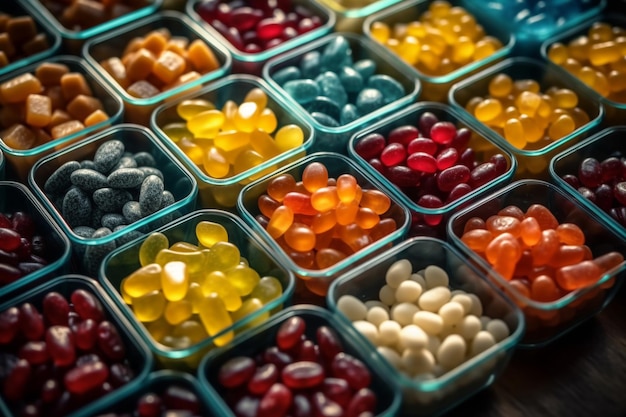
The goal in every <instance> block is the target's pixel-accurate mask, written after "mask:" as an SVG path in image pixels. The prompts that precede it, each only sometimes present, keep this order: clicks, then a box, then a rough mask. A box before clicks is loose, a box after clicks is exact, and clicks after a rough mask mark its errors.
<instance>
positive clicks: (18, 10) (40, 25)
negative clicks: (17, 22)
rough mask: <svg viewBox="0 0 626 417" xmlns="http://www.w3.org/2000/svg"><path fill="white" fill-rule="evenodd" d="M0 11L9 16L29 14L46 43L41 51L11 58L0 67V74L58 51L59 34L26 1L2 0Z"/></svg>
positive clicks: (59, 44) (59, 45)
mask: <svg viewBox="0 0 626 417" xmlns="http://www.w3.org/2000/svg"><path fill="white" fill-rule="evenodd" d="M0 13H4V14H8V15H9V16H11V17H18V16H31V17H32V18H33V20H34V21H35V24H36V27H37V33H38V34H43V35H44V36H45V39H46V42H47V44H48V48H47V49H45V50H43V51H40V52H37V53H35V54H32V55H29V56H27V57H23V58H20V59H17V60H12V61H11V62H9V63H8V64H7V65H6V66H4V67H2V68H0V76H1V75H2V74H5V73H7V72H11V71H13V70H16V69H18V68H22V67H24V66H26V65H28V64H30V63H31V62H34V61H38V60H40V59H43V58H46V57H49V56H50V55H55V54H56V53H57V52H58V50H59V48H60V47H61V36H60V35H59V34H58V33H56V32H54V31H53V30H52V28H50V26H49V25H48V24H47V22H46V21H45V20H43V19H41V18H40V17H39V15H38V14H37V13H36V12H35V11H34V7H33V5H31V4H30V3H29V2H28V1H25V2H17V1H6V2H3V3H2V5H1V6H0Z"/></svg>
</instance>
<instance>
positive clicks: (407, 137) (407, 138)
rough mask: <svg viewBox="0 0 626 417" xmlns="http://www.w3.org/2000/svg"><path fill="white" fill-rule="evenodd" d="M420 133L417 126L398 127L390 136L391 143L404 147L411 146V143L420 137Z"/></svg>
mask: <svg viewBox="0 0 626 417" xmlns="http://www.w3.org/2000/svg"><path fill="white" fill-rule="evenodd" d="M419 134H420V132H419V131H418V130H417V128H416V127H415V126H411V125H403V126H399V127H396V128H395V129H393V130H392V131H391V132H389V135H388V141H389V143H399V144H401V145H402V146H403V147H406V146H408V145H409V143H410V142H411V141H412V140H413V139H416V138H417V137H419Z"/></svg>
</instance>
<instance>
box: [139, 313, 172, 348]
mask: <svg viewBox="0 0 626 417" xmlns="http://www.w3.org/2000/svg"><path fill="white" fill-rule="evenodd" d="M143 324H144V326H145V327H146V330H147V331H148V333H150V336H152V338H153V339H154V340H156V341H157V342H159V343H161V342H162V341H163V339H164V338H165V337H166V336H167V335H168V334H170V333H171V331H172V325H171V324H169V323H168V322H167V320H165V318H164V317H163V316H161V317H159V318H158V319H157V320H154V321H151V322H143Z"/></svg>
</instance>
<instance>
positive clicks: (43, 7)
mask: <svg viewBox="0 0 626 417" xmlns="http://www.w3.org/2000/svg"><path fill="white" fill-rule="evenodd" d="M26 1H27V2H30V3H31V4H32V6H33V8H34V9H35V12H36V13H37V14H38V15H39V16H40V18H41V19H42V20H43V21H44V22H47V23H48V25H49V26H50V28H51V29H52V30H53V31H54V32H55V33H58V34H59V35H60V36H61V39H62V40H63V47H64V48H65V50H67V52H68V53H71V54H74V55H80V50H81V48H82V46H83V44H84V42H85V40H87V39H89V38H91V37H93V36H97V35H99V34H102V33H104V32H108V31H110V30H112V29H114V28H117V27H120V26H124V25H127V24H129V23H131V22H134V21H135V20H137V19H140V18H142V17H144V16H149V15H151V14H154V13H155V12H157V11H158V10H159V9H160V8H161V6H162V4H163V0H145V2H143V3H144V4H143V5H142V4H141V3H142V2H140V1H138V2H133V1H123V2H120V4H119V5H118V7H117V8H116V7H113V8H112V9H111V15H109V16H107V17H106V19H105V20H103V21H102V22H100V23H97V24H93V25H90V26H89V27H78V28H76V27H68V26H67V25H66V22H67V20H65V21H64V19H65V16H66V15H65V13H71V11H74V12H75V13H77V14H78V15H79V16H80V13H81V11H80V8H79V7H77V6H75V4H78V2H70V3H71V4H68V2H65V1H61V0H26ZM133 4H136V5H137V7H134V8H133V7H132V6H131V5H133ZM125 6H127V7H125ZM72 7H74V9H75V10H73V9H72ZM90 12H93V11H83V13H85V15H83V18H81V20H82V21H84V22H85V23H86V24H87V25H89V23H88V22H89V18H90V17H91V16H90V14H88V13H90Z"/></svg>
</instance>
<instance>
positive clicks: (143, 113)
mask: <svg viewBox="0 0 626 417" xmlns="http://www.w3.org/2000/svg"><path fill="white" fill-rule="evenodd" d="M158 30H166V31H168V32H169V34H170V36H171V37H172V38H181V39H186V40H187V41H188V43H189V44H191V43H192V42H193V41H195V40H200V41H203V42H204V43H205V44H206V45H207V46H208V47H209V49H210V50H211V52H212V53H213V55H214V56H215V58H216V61H217V64H218V67H217V68H215V69H213V70H211V71H208V72H206V73H203V74H200V75H199V77H197V78H195V79H192V80H189V81H187V82H185V83H183V84H180V85H178V86H176V87H172V88H169V89H165V90H162V91H161V92H160V93H159V94H156V95H154V96H151V97H146V98H139V97H135V96H132V95H131V94H129V93H128V91H127V90H126V88H125V86H122V85H120V83H119V82H118V81H117V80H116V79H115V77H114V76H113V75H111V74H109V73H108V72H107V70H106V69H105V67H104V66H103V62H104V61H105V60H107V59H109V58H113V57H117V58H120V59H121V58H122V57H123V56H124V55H123V53H124V51H125V50H126V48H127V47H128V46H129V44H130V43H131V42H132V41H133V40H136V38H144V37H145V36H147V35H148V34H149V33H151V32H153V31H158ZM83 56H84V57H85V59H86V60H87V62H88V63H89V64H90V65H91V66H92V67H93V68H95V69H96V71H98V72H99V73H100V74H102V75H103V77H104V78H105V79H106V81H107V82H108V83H109V84H110V85H111V87H112V88H113V89H114V90H115V92H116V94H117V95H118V96H120V97H122V100H123V101H124V107H125V109H124V120H125V121H126V122H129V123H138V124H142V125H144V126H148V124H149V123H150V115H151V114H152V112H153V111H154V109H155V108H156V107H157V106H158V105H159V104H162V103H164V102H165V101H171V100H174V99H175V98H176V97H178V96H181V95H183V94H185V93H187V92H189V91H193V90H198V89H199V88H200V86H201V85H202V84H206V83H207V82H210V81H212V80H216V79H218V78H221V77H223V76H224V75H225V74H227V73H228V72H229V71H230V67H231V64H232V59H231V54H230V52H229V51H228V49H226V48H225V47H224V46H223V45H221V44H220V43H219V42H218V41H217V40H216V39H215V38H214V37H213V36H211V35H210V34H209V33H208V32H207V31H205V30H204V29H203V28H202V27H200V25H198V24H197V23H196V22H194V21H192V20H191V19H190V18H188V17H187V16H185V15H184V14H183V13H179V12H176V11H162V12H158V13H156V14H151V15H150V16H147V17H144V18H142V19H139V20H134V21H132V22H129V23H128V24H126V25H124V26H121V27H119V28H117V29H115V30H111V31H107V32H106V33H103V34H101V35H99V36H97V37H94V38H91V39H89V40H88V41H87V42H86V43H85V45H84V47H83Z"/></svg>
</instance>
